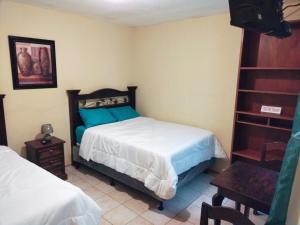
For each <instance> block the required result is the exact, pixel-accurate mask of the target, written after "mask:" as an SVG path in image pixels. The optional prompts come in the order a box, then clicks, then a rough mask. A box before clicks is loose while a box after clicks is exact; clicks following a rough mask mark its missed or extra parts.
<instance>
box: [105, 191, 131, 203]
mask: <svg viewBox="0 0 300 225" xmlns="http://www.w3.org/2000/svg"><path fill="white" fill-rule="evenodd" d="M107 195H108V196H110V197H111V198H113V199H114V200H116V201H118V202H120V203H124V202H126V201H128V200H130V199H132V196H131V195H130V194H128V193H127V192H125V191H121V190H113V191H111V192H109V193H108V194H107Z"/></svg>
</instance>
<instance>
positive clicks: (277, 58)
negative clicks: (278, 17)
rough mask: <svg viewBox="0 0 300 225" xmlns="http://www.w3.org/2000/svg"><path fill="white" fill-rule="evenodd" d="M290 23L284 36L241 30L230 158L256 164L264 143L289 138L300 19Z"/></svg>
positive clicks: (299, 74) (299, 66)
mask: <svg viewBox="0 0 300 225" xmlns="http://www.w3.org/2000/svg"><path fill="white" fill-rule="evenodd" d="M291 26H292V29H293V35H292V36H291V37H289V38H286V39H276V38H274V37H270V36H267V35H264V34H258V33H254V32H252V31H244V38H243V42H242V49H241V59H240V67H239V77H238V85H237V86H238V88H237V97H236V107H235V121H234V130H233V144H232V157H231V158H232V162H235V161H237V160H242V161H247V162H250V163H253V164H257V165H259V164H260V160H261V157H262V149H263V146H264V145H265V144H266V143H269V142H284V143H287V142H288V140H289V138H290V135H291V128H292V124H293V119H294V111H295V107H296V103H297V97H298V94H299V91H300V60H299V58H300V42H299V39H300V21H291ZM262 105H267V106H279V107H282V113H281V115H274V114H266V113H261V112H260V110H261V106H262Z"/></svg>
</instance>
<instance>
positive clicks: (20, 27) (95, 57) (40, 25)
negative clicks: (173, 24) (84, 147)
mask: <svg viewBox="0 0 300 225" xmlns="http://www.w3.org/2000/svg"><path fill="white" fill-rule="evenodd" d="M8 35H16V36H25V37H34V38H42V39H50V40H55V44H56V63H57V78H58V88H57V89H37V90H13V88H12V78H11V77H12V75H11V67H10V58H9V48H8V39H7V36H8ZM131 50H132V29H131V28H128V27H126V26H121V25H114V24H110V23H107V22H105V21H101V20H96V19H91V18H87V17H83V16H79V15H75V14H68V13H63V12H59V11H53V10H47V9H43V8H38V7H32V6H26V5H21V4H16V3H10V2H5V1H4V2H2V3H0V59H1V60H0V93H5V94H6V95H7V96H6V98H5V113H6V122H7V127H8V129H7V130H8V141H9V145H10V146H11V147H12V148H13V149H16V150H17V151H18V152H21V151H22V154H24V149H22V150H21V148H22V147H23V146H24V145H23V142H24V141H27V140H31V139H34V138H35V136H36V135H37V134H38V133H39V131H40V126H41V124H43V123H52V124H53V127H54V130H55V133H54V135H56V136H58V137H61V138H63V139H64V140H66V141H67V144H66V163H67V164H69V163H70V143H69V142H70V141H69V140H70V135H69V134H70V132H69V116H68V103H67V97H66V90H67V89H74V88H79V89H82V90H83V91H84V92H89V91H94V90H96V89H98V88H101V87H116V88H122V89H124V88H126V86H127V84H128V82H129V75H130V73H131V57H130V56H131Z"/></svg>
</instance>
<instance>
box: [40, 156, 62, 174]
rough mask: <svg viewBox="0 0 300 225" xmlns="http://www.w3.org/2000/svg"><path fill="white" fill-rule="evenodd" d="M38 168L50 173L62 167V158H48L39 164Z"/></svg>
mask: <svg viewBox="0 0 300 225" xmlns="http://www.w3.org/2000/svg"><path fill="white" fill-rule="evenodd" d="M39 166H40V167H42V168H44V169H45V170H48V171H51V170H53V169H56V168H61V167H63V166H64V161H63V158H49V159H47V160H43V161H40V162H39Z"/></svg>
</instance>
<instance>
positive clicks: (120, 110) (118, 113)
mask: <svg viewBox="0 0 300 225" xmlns="http://www.w3.org/2000/svg"><path fill="white" fill-rule="evenodd" d="M109 111H110V112H111V114H112V115H113V116H114V117H115V118H116V119H117V120H118V121H123V120H128V119H132V118H136V117H139V116H140V114H138V113H137V112H136V111H135V110H134V109H133V108H131V107H130V106H122V107H115V108H109Z"/></svg>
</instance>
